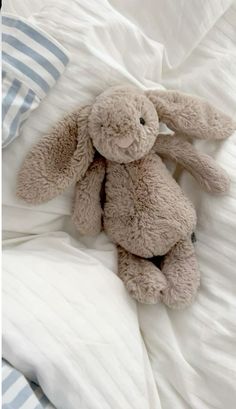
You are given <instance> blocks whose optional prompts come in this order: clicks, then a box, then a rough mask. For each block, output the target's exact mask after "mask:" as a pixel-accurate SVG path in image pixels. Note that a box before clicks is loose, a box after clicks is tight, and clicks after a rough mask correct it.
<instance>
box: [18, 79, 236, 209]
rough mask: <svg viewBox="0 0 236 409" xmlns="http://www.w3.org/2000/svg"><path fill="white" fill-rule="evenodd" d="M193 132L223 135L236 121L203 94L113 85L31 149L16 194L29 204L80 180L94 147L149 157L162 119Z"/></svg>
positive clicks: (113, 156) (123, 159)
mask: <svg viewBox="0 0 236 409" xmlns="http://www.w3.org/2000/svg"><path fill="white" fill-rule="evenodd" d="M160 121H161V122H164V123H165V124H166V125H167V126H168V127H169V128H170V129H172V130H173V131H176V132H178V133H181V134H186V135H188V136H190V137H197V138H203V139H208V138H209V139H210V138H211V139H224V138H226V137H227V136H229V135H230V134H231V133H232V132H233V130H234V129H235V124H234V123H233V121H232V120H231V119H230V118H229V117H228V116H227V115H225V114H224V113H222V112H220V111H218V110H216V109H215V108H213V107H212V106H211V105H210V104H209V103H207V102H205V101H203V100H201V99H200V98H197V97H193V96H190V95H186V94H183V93H180V92H176V91H160V90H155V91H146V92H144V91H141V90H139V89H137V88H135V87H131V86H117V87H111V88H109V89H108V90H107V91H105V92H103V93H102V94H101V95H99V96H98V97H97V98H96V99H95V101H94V103H93V104H92V105H86V106H83V107H81V108H78V109H76V110H75V111H74V112H72V113H70V114H69V115H67V116H66V117H65V118H64V119H62V120H61V121H59V122H58V123H57V124H56V126H55V127H54V128H53V129H52V130H51V132H50V133H49V134H47V135H45V136H44V137H43V138H42V139H41V140H40V141H39V143H38V144H37V145H36V146H35V147H33V149H32V150H31V151H30V152H29V153H28V155H27V156H26V158H25V161H24V163H23V166H22V168H21V170H20V172H19V175H18V184H17V195H18V196H19V197H20V198H21V199H23V200H25V201H26V202H28V203H34V204H36V203H42V202H45V201H48V200H50V199H52V198H53V197H55V196H57V195H58V194H60V193H61V192H63V191H64V190H65V189H66V188H67V187H69V186H70V185H72V184H73V183H75V182H77V181H78V180H80V179H81V178H82V177H83V176H84V175H85V173H86V171H87V169H88V167H89V165H90V164H91V163H92V162H93V158H94V155H95V152H96V151H98V152H99V153H100V154H101V155H102V156H103V157H104V158H106V159H108V160H110V161H115V162H119V163H128V162H132V161H135V160H138V159H140V158H142V157H143V156H145V155H146V154H147V153H148V152H149V151H150V150H151V149H152V147H153V145H154V143H155V141H156V138H157V137H158V132H159V122H160Z"/></svg>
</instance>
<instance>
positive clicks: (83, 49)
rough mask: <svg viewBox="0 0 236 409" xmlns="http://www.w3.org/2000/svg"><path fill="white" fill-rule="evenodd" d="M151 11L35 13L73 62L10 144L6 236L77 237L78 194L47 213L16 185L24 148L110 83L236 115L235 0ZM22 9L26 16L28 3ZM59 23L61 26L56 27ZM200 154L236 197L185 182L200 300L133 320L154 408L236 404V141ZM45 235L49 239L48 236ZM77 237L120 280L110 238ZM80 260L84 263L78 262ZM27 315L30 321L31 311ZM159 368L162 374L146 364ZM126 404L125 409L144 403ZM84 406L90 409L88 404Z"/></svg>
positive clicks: (49, 8) (133, 6)
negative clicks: (194, 99)
mask: <svg viewBox="0 0 236 409" xmlns="http://www.w3.org/2000/svg"><path fill="white" fill-rule="evenodd" d="M11 3H14V2H11ZM23 3H24V2H23ZM25 4H26V3H25ZM145 4H146V6H145V10H144V9H143V3H142V2H141V1H139V0H137V1H135V2H134V1H131V2H125V1H120V0H119V1H118V0H117V1H116V0H111V1H110V2H107V1H96V2H93V1H92V2H89V3H88V2H86V1H82V0H80V1H79V0H78V1H73V2H71V7H70V9H68V6H67V5H68V3H67V2H66V1H63V0H60V1H59V2H57V6H56V8H55V3H54V4H53V2H51V1H50V4H48V5H44V6H43V7H42V10H41V12H40V15H35V17H34V19H35V20H36V21H37V23H39V24H41V26H42V28H47V29H48V30H49V31H50V32H51V34H52V35H53V36H55V37H56V38H58V40H59V41H62V43H64V45H65V46H66V47H68V48H69V49H70V51H71V52H72V63H71V66H70V67H69V68H68V70H67V72H66V73H65V76H64V78H63V79H62V81H61V82H60V83H59V84H58V85H57V87H56V90H55V92H54V93H51V95H50V96H49V98H48V99H47V101H45V104H44V106H43V107H42V108H40V112H38V113H37V116H32V118H31V119H30V121H29V123H28V124H27V125H26V126H25V128H24V135H23V138H22V140H21V143H20V142H16V143H18V145H16V144H14V145H15V146H12V147H10V148H9V151H8V154H7V155H6V159H5V162H4V164H3V165H4V168H5V174H6V172H7V171H8V170H9V165H8V163H11V162H12V161H13V160H16V162H17V163H16V167H15V168H14V172H9V173H8V175H7V177H6V183H5V187H4V191H3V195H5V197H6V200H5V203H4V205H5V219H6V220H5V229H6V230H8V231H10V233H11V236H12V237H17V236H19V235H22V233H24V234H32V233H34V234H35V233H37V234H43V235H45V234H46V235H49V241H50V240H52V241H53V240H54V239H55V236H54V235H55V233H53V234H52V236H51V233H50V232H51V231H53V230H59V229H61V230H63V231H67V232H69V233H70V235H73V236H75V237H77V238H78V236H77V235H76V233H75V232H74V231H73V229H72V227H71V225H70V222H69V214H70V203H71V199H72V191H68V192H66V194H65V195H64V196H62V197H61V198H60V199H59V200H56V201H55V202H53V201H52V202H51V203H50V204H48V205H47V206H42V207H40V206H39V207H38V208H37V209H34V208H30V207H27V206H25V207H23V206H22V204H20V203H19V202H17V201H16V199H15V197H14V178H15V174H16V170H17V166H19V165H20V162H21V160H22V157H23V152H24V150H25V149H26V148H27V149H29V146H30V144H32V143H34V142H35V141H36V140H37V139H38V138H39V137H40V136H41V135H42V133H43V132H45V131H46V130H47V129H48V127H49V126H50V125H51V124H52V123H53V122H55V120H56V119H57V118H58V117H59V116H60V115H61V113H62V112H64V111H65V110H68V109H71V108H72V107H73V106H74V104H75V102H76V100H78V103H81V102H82V101H83V102H85V100H86V101H87V100H89V99H90V98H92V97H93V96H94V95H96V94H97V93H99V92H100V91H101V90H102V89H104V88H105V87H106V86H108V85H111V84H113V83H117V82H120V81H126V82H129V83H134V84H137V85H139V86H140V87H143V88H150V87H155V86H160V85H161V86H165V87H167V88H175V89H179V90H182V91H185V92H192V93H195V94H197V95H200V96H203V97H205V98H207V99H208V100H209V101H210V102H212V103H213V104H215V105H216V106H218V107H219V108H221V109H223V110H225V111H226V112H227V113H229V114H230V115H232V116H234V117H236V29H235V21H236V2H235V1H224V2H222V1H213V0H212V1H210V0H208V1H200V2H199V1H197V0H191V1H188V2H181V3H180V2H174V1H171V0H169V1H167V2H164V0H163V1H162V0H158V1H154V0H149V1H147V2H146V3H145ZM15 7H16V8H17V9H18V10H19V6H18V5H17V6H15ZM160 10H161V13H160ZM33 11H34V12H35V11H37V10H35V9H34V10H33ZM150 11H151V12H150ZM27 13H28V11H27ZM150 16H151V17H150ZM150 18H151V20H150ZM49 19H50V20H51V21H52V23H51V25H50V27H49V26H48V20H49ZM147 19H148V23H147ZM59 27H60V30H59ZM190 27H191V29H190ZM78 38H81V39H82V40H83V41H78ZM75 44H76V48H77V53H76V52H75ZM117 44H118V45H117ZM95 66H96V71H95V70H94V67H95ZM75 89H76V95H75V91H74V90H75ZM61 95H63V99H62V98H61ZM42 118H43V119H44V121H43V123H42V120H41V119H42ZM29 140H30V143H29ZM198 148H199V149H201V150H203V151H206V152H208V153H210V154H211V155H212V156H214V157H215V159H216V160H217V161H218V162H219V163H221V164H222V166H224V168H225V169H226V170H227V171H228V172H229V174H230V177H231V182H232V183H231V190H230V193H229V195H228V196H226V197H222V198H212V197H209V196H208V195H206V194H204V193H202V192H200V190H199V187H198V186H196V185H195V183H194V181H193V179H192V178H191V177H190V176H187V175H184V176H183V178H182V180H181V183H182V186H183V188H184V189H185V191H186V193H187V194H188V195H189V196H190V198H191V199H192V200H193V201H194V203H195V205H196V208H197V212H198V228H197V239H198V241H197V244H196V249H197V253H198V258H199V262H200V269H201V273H202V284H201V289H200V292H199V295H198V297H197V300H196V302H195V304H194V305H193V306H192V307H191V308H189V309H188V310H186V311H184V312H173V311H170V310H168V309H166V308H165V307H164V306H162V305H157V306H141V305H138V306H137V308H138V310H137V311H136V312H135V313H134V316H135V317H136V318H137V321H135V319H136V318H134V316H133V319H134V321H133V322H136V323H135V331H137V328H138V326H139V327H140V330H141V333H142V337H143V340H144V342H145V348H144V349H142V348H143V346H142V339H141V338H140V337H139V335H138V332H136V336H135V340H136V346H137V350H139V354H141V352H140V351H141V350H143V351H144V354H145V353H146V351H147V352H148V359H147V360H146V358H147V357H146V358H145V359H144V361H142V359H141V358H140V360H139V362H140V373H139V377H141V378H142V379H146V380H147V385H146V386H145V391H146V394H147V395H146V396H148V398H147V405H149V406H148V407H149V408H151V409H153V408H155V409H157V408H161V409H170V408H171V407H174V408H175V409H209V408H216V409H222V407H227V409H233V408H234V406H235V401H236V392H235V382H236V370H235V368H236V360H235V338H236V325H235V313H234V312H235V307H236V302H235V296H234V295H235V289H236V276H235V271H234V270H235V264H236V254H235V248H236V218H235V213H236V168H235V157H236V135H235V134H234V135H232V137H231V138H229V139H228V140H227V141H225V142H223V143H206V142H204V143H203V142H201V143H200V142H199V143H198ZM19 151H20V154H19ZM26 218H27V223H26V222H25V219H26ZM63 234H64V233H63ZM66 237H67V236H66ZM69 237H71V236H69ZM37 239H39V241H40V240H41V237H40V236H38V237H37ZM19 240H20V241H22V238H21V239H16V238H15V239H13V240H12V241H11V242H8V243H9V245H10V247H11V248H10V249H8V252H9V254H8V255H9V260H11V261H8V262H7V264H6V271H8V270H9V268H10V266H13V267H11V268H12V269H13V270H14V274H15V272H16V266H17V260H18V259H17V258H14V254H15V252H17V251H18V250H19V249H20V247H19V249H18V250H17V248H18V247H17V246H18V245H19V246H22V244H21V243H19ZM24 240H25V242H27V243H28V244H27V245H28V246H29V247H30V246H34V244H33V240H32V237H25V239H24ZM34 240H35V237H34ZM69 240H72V239H69ZM79 240H80V241H79V243H80V245H82V244H83V246H85V247H84V248H83V251H82V252H84V253H86V252H93V257H95V259H96V260H97V261H99V262H101V263H103V265H105V266H106V268H107V269H108V270H109V272H110V274H113V273H114V272H115V267H114V264H113V262H114V258H113V257H114V255H112V252H111V253H110V255H108V253H106V258H104V257H103V253H102V248H103V250H104V247H102V242H103V240H104V237H103V235H101V236H99V237H98V238H97V239H96V240H95V241H91V240H90V239H88V238H85V239H81V238H79ZM106 245H107V244H106ZM54 247H56V248H57V249H61V247H63V240H61V241H57V244H56V245H52V244H50V246H49V247H48V249H49V250H48V251H49V252H50V249H51V251H52V249H53V248H54ZM72 248H74V247H73V246H71V245H68V246H66V250H65V254H66V253H67V252H70V251H74V250H72ZM20 251H22V257H26V255H27V252H26V250H25V248H24V247H21V250H20ZM35 251H36V252H37V249H35ZM62 254H63V252H62ZM81 257H82V256H80V257H78V258H77V263H79V264H81ZM105 260H106V261H105ZM10 263H12V264H10ZM106 271H107V270H106ZM106 274H107V273H106ZM29 277H30V276H28V279H29ZM107 277H108V276H107ZM7 279H8V280H10V281H9V283H10V284H9V285H11V286H12V285H16V282H15V281H12V280H11V279H10V276H8V275H7ZM16 280H17V277H16ZM83 280H84V281H83ZM83 280H81V281H80V285H82V287H83V286H84V285H85V286H86V278H85V277H83ZM109 280H113V279H112V278H109ZM109 282H110V281H109ZM46 284H47V282H46ZM47 285H48V284H47ZM77 285H78V284H77ZM116 286H117V288H119V284H118V282H117V283H116V284H115V287H114V288H113V290H114V296H115V294H116V291H118V290H117V288H116ZM66 291H67V290H66V288H65V292H66ZM119 291H120V290H119ZM122 297H123V295H122ZM18 302H19V304H17V305H18V306H20V301H19V300H18ZM126 302H127V300H126ZM6 305H7V306H8V308H9V313H10V314H11V319H12V320H14V309H13V308H12V307H11V303H10V302H9V301H8V302H6ZM49 305H50V303H49ZM126 307H127V314H131V312H130V311H132V312H133V311H134V310H133V308H134V307H133V304H132V303H131V304H129V302H127V304H126ZM80 311H82V309H81V310H80ZM131 315H132V314H131ZM18 319H19V317H18ZM21 319H22V321H23V322H22V325H23V323H24V318H23V316H21ZM9 325H10V324H9ZM6 328H7V327H6ZM11 330H12V331H13V327H11ZM12 334H15V333H14V332H13V333H11V331H9V327H8V330H6V331H5V338H4V342H5V348H6V349H5V351H8V352H5V353H7V357H8V359H9V358H10V359H9V360H11V361H12V363H13V364H15V365H17V366H18V367H20V369H22V370H25V371H26V368H25V366H24V362H26V355H24V354H23V355H21V359H20V357H19V352H18V353H17V354H15V353H14V346H15V343H14V342H15V341H14V336H12ZM25 336H26V335H25ZM140 357H141V355H140ZM23 358H24V359H23ZM79 359H82V358H81V357H79V358H78V360H79ZM120 359H121V360H122V358H121V356H120ZM150 363H151V367H152V370H150V367H149V366H148V365H149V364H150ZM28 364H29V361H28ZM30 368H31V372H30V374H31V375H32V376H33V374H34V373H35V368H36V367H34V366H33V365H32V361H31V367H30ZM37 368H38V367H37ZM147 368H148V369H147ZM131 369H132V365H131ZM98 376H99V374H98ZM141 378H139V379H141ZM39 381H40V382H41V383H42V382H43V380H41V379H39ZM94 382H95V383H94V384H95V385H96V386H97V384H96V381H94ZM49 384H50V380H48V379H47V382H46V384H44V385H43V388H44V390H47V395H48V396H49V397H50V399H52V401H53V400H54V399H55V396H54V394H53V392H52V390H50V389H47V385H49ZM81 385H82V384H81ZM104 390H105V389H104V388H103V387H101V389H100V392H101V393H105V395H104V396H105V397H106V398H107V392H104ZM114 394H115V392H114ZM114 396H115V395H114ZM54 402H55V401H53V403H54ZM107 402H108V407H109V408H111V407H112V409H113V408H115V409H116V407H115V406H114V403H113V406H111V401H110V400H109V398H107ZM127 402H128V403H127ZM127 402H126V405H127V406H125V405H124V406H123V408H122V409H124V408H126V407H131V408H133V407H135V408H136V407H137V405H136V406H135V405H134V404H133V403H132V402H131V403H130V401H127ZM56 403H58V402H56ZM109 405H110V406H109ZM67 407H68V408H69V406H67ZM82 407H83V406H82ZM117 407H119V406H117ZM71 408H73V405H72V406H71ZM84 408H86V409H87V408H89V404H88V402H86V401H85V402H84ZM93 409H94V408H93Z"/></svg>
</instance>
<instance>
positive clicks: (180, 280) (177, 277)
mask: <svg viewBox="0 0 236 409" xmlns="http://www.w3.org/2000/svg"><path fill="white" fill-rule="evenodd" d="M161 270H162V272H163V274H164V275H165V276H166V279H167V282H168V286H167V287H166V288H165V289H164V291H163V298H162V301H163V302H164V303H165V304H166V305H167V306H168V307H170V308H173V309H180V308H184V307H187V306H188V305H190V304H191V302H192V301H193V299H194V297H195V295H196V292H197V290H198V287H199V285H200V272H199V269H198V263H197V259H196V254H195V250H194V246H193V244H192V242H191V239H190V238H188V239H185V240H180V241H179V242H178V243H177V244H176V245H175V246H174V247H172V249H171V250H170V251H169V252H168V253H167V254H166V256H165V258H164V261H163V264H162V269H161Z"/></svg>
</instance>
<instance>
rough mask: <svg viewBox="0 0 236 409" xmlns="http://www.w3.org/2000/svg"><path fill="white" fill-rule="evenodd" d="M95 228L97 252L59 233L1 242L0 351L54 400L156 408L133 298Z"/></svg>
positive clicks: (102, 408) (61, 404) (68, 404)
mask: <svg viewBox="0 0 236 409" xmlns="http://www.w3.org/2000/svg"><path fill="white" fill-rule="evenodd" d="M102 236H103V237H100V244H99V256H98V257H97V252H98V250H96V249H94V250H91V249H86V248H85V247H84V246H83V245H82V244H79V243H76V242H75V241H73V240H72V239H71V238H70V237H69V235H67V234H66V233H54V234H53V233H51V234H49V235H42V236H37V237H35V238H32V239H31V240H28V241H25V242H24V241H23V242H22V243H21V244H20V245H18V246H17V247H15V248H12V249H10V250H7V249H6V250H5V254H4V263H3V268H4V271H5V273H4V283H3V295H4V299H3V304H4V314H3V328H4V336H3V353H4V358H5V359H6V360H8V361H10V362H11V363H13V364H14V365H15V366H16V367H17V368H19V369H21V370H22V371H23V372H24V374H25V375H26V376H27V377H28V378H29V379H32V380H33V381H35V382H37V383H39V384H40V386H41V388H42V389H43V391H44V393H45V394H46V395H47V396H48V397H49V399H50V400H51V402H52V403H53V404H54V405H55V406H56V407H57V408H61V409H71V408H73V409H78V408H81V409H82V408H86V409H87V408H89V409H106V408H114V409H115V408H117V409H130V408H137V409H149V408H160V406H159V404H158V395H157V391H156V389H155V387H154V383H153V384H152V373H151V369H150V365H149V363H148V362H147V356H146V354H145V351H144V349H143V345H142V340H141V335H140V332H139V325H138V316H137V310H136V304H135V302H134V301H133V300H132V299H131V298H130V297H129V296H128V294H127V293H126V291H125V289H124V286H123V284H122V282H121V281H120V280H119V279H118V277H117V276H116V275H115V274H113V273H112V272H111V270H115V268H116V259H115V249H114V247H113V245H111V244H110V243H109V242H108V241H107V239H106V237H105V235H102ZM32 266H34V269H33V271H32Z"/></svg>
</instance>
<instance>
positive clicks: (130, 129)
mask: <svg viewBox="0 0 236 409" xmlns="http://www.w3.org/2000/svg"><path fill="white" fill-rule="evenodd" d="M160 122H163V123H165V124H166V125H167V126H168V127H169V128H170V129H171V130H173V131H174V132H175V133H174V134H173V135H161V134H159V124H160ZM235 128H236V126H235V124H234V123H233V121H232V120H231V119H230V118H229V117H228V116H226V115H225V114H223V113H222V112H220V111H218V110H216V109H215V108H213V107H212V106H211V105H210V104H208V103H207V102H205V101H203V100H201V99H199V98H197V97H193V96H190V95H186V94H183V93H180V92H176V91H160V90H159V91H146V92H144V91H141V90H138V89H136V88H133V87H123V86H121V87H112V88H110V89H108V90H107V91H105V92H103V93H102V94H101V95H99V96H98V97H97V98H96V99H95V101H94V103H93V104H92V105H87V106H83V107H81V108H78V109H76V110H75V111H74V112H72V113H70V114H69V115H68V116H66V117H65V118H64V119H63V120H61V121H60V122H59V123H58V124H57V125H56V126H55V127H54V129H53V130H52V131H51V132H50V133H49V134H48V135H46V136H45V137H43V138H42V140H41V141H40V142H39V143H38V144H37V145H36V146H35V147H34V148H33V149H32V151H31V152H30V153H29V154H28V155H27V156H26V159H25V161H24V163H23V166H22V168H21V170H20V172H19V177H18V187H17V194H18V196H19V197H20V198H22V199H24V200H25V201H26V202H28V203H33V204H37V203H42V202H45V201H48V200H50V199H52V198H54V197H55V196H56V195H58V194H60V193H61V192H63V191H64V190H65V189H66V188H67V187H68V186H70V185H72V184H75V183H76V187H75V201H74V206H73V215H72V218H73V222H74V223H75V225H76V227H77V229H78V230H79V231H80V232H81V233H82V234H85V235H96V234H98V233H99V232H100V231H101V229H102V227H103V228H104V230H105V232H106V233H107V234H108V236H109V237H110V238H111V240H112V241H113V242H114V243H115V244H116V245H117V248H118V275H119V277H120V278H121V279H122V280H123V282H124V284H125V286H126V288H127V290H128V291H129V293H130V294H131V296H132V297H134V298H135V299H136V300H138V301H140V302H142V303H148V304H153V303H157V302H158V301H163V302H164V303H165V304H166V305H167V306H169V307H171V308H182V307H185V306H187V305H189V304H190V303H191V301H192V300H193V298H194V296H195V294H196V291H197V289H198V286H199V281H200V278H199V269H198V264H197V260H196V255H195V251H194V246H193V243H192V240H191V237H192V234H193V232H194V229H195V226H196V213H195V210H194V207H193V205H192V203H191V202H190V200H189V199H188V198H187V197H186V196H185V195H184V193H183V191H182V190H181V188H180V186H179V185H178V184H177V182H176V181H175V179H174V178H173V177H172V175H171V173H170V172H169V170H168V169H167V167H166V166H165V164H164V163H163V161H162V158H170V159H172V160H173V161H174V162H176V163H179V164H181V166H182V167H183V168H185V169H186V170H187V171H188V172H190V173H191V174H192V175H193V176H194V178H195V179H196V180H197V181H198V182H199V184H200V185H201V186H202V187H203V188H204V189H205V190H206V191H207V192H210V193H220V194H222V193H224V192H226V191H227V190H228V187H229V178H228V176H227V174H226V172H225V171H224V170H223V169H221V168H220V167H219V166H218V165H217V164H216V162H215V161H214V160H213V159H212V158H210V157H209V156H207V155H204V154H202V153H198V152H197V151H196V150H195V149H194V147H193V146H192V144H191V142H190V141H189V140H187V138H186V137H188V139H190V140H191V138H203V139H215V140H216V139H224V138H226V137H228V136H229V135H230V134H231V133H232V132H233V130H234V129H235ZM102 190H103V193H104V195H103V196H104V200H103V203H102V200H101V191H102ZM154 256H163V257H162V262H161V265H160V266H159V267H158V266H157V264H155V263H154V262H153V257H154Z"/></svg>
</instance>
